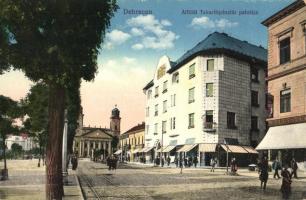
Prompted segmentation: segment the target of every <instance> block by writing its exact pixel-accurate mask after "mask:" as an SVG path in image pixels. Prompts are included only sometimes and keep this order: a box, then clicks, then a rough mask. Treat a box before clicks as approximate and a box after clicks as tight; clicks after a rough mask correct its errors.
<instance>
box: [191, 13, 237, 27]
mask: <svg viewBox="0 0 306 200" xmlns="http://www.w3.org/2000/svg"><path fill="white" fill-rule="evenodd" d="M238 25H239V23H238V22H231V21H229V20H228V19H224V18H222V19H219V20H211V19H209V18H208V17H205V16H204V17H195V18H193V19H192V21H191V24H190V26H192V27H194V28H221V29H224V28H232V27H235V26H238Z"/></svg>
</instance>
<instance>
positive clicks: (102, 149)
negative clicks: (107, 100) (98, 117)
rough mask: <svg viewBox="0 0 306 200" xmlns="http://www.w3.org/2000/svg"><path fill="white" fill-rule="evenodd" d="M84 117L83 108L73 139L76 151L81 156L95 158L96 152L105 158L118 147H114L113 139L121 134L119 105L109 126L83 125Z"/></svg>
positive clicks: (114, 110)
mask: <svg viewBox="0 0 306 200" xmlns="http://www.w3.org/2000/svg"><path fill="white" fill-rule="evenodd" d="M83 118H84V114H83V108H81V110H80V117H79V120H78V123H79V127H78V128H77V130H76V135H75V137H74V141H73V151H74V153H76V154H77V155H78V157H80V158H86V157H88V158H93V157H94V155H95V154H99V156H101V158H102V159H105V158H106V157H107V156H108V155H110V154H112V153H113V151H114V150H115V149H116V147H112V141H114V140H118V139H117V138H119V135H120V121H121V117H120V111H119V109H118V108H117V105H116V106H115V108H114V109H113V110H112V113H111V117H110V127H109V128H106V127H105V128H101V127H90V126H88V127H86V126H83Z"/></svg>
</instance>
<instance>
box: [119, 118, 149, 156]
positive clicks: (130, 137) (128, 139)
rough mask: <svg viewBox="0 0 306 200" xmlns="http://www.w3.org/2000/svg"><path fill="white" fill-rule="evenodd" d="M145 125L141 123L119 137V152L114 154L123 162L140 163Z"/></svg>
mask: <svg viewBox="0 0 306 200" xmlns="http://www.w3.org/2000/svg"><path fill="white" fill-rule="evenodd" d="M144 131H145V123H144V122H142V123H141V124H138V125H136V126H134V127H132V128H130V129H129V130H128V131H126V132H124V133H122V134H121V135H120V150H119V151H117V152H116V153H117V154H118V155H119V154H120V155H121V156H122V159H123V160H127V161H132V162H140V161H142V160H141V159H142V158H143V152H142V150H143V148H144Z"/></svg>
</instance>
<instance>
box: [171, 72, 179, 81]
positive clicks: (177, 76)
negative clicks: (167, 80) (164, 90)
mask: <svg viewBox="0 0 306 200" xmlns="http://www.w3.org/2000/svg"><path fill="white" fill-rule="evenodd" d="M178 82H179V73H178V72H176V73H174V74H173V75H172V83H178Z"/></svg>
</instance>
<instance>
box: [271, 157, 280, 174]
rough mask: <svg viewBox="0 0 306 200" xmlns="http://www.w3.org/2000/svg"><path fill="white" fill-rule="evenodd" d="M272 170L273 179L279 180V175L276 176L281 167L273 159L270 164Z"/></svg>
mask: <svg viewBox="0 0 306 200" xmlns="http://www.w3.org/2000/svg"><path fill="white" fill-rule="evenodd" d="M272 169H273V170H274V175H273V178H276V177H277V179H279V178H280V176H279V174H278V170H281V169H282V167H281V164H280V162H279V161H278V160H277V159H275V160H274V161H273V163H272Z"/></svg>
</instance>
